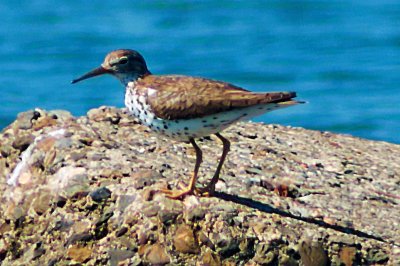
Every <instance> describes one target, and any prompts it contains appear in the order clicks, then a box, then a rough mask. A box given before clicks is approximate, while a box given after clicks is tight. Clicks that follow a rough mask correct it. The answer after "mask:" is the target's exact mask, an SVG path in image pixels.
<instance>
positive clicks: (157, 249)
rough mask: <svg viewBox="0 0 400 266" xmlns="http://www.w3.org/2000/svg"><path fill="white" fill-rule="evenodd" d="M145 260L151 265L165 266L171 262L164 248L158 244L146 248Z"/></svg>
mask: <svg viewBox="0 0 400 266" xmlns="http://www.w3.org/2000/svg"><path fill="white" fill-rule="evenodd" d="M144 258H145V259H146V261H147V262H148V263H150V264H151V265H165V264H167V263H169V262H170V258H169V257H168V255H167V253H166V252H165V248H164V246H162V245H161V244H158V243H157V244H154V245H151V246H147V247H146V248H145V251H144Z"/></svg>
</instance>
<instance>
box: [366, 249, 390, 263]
mask: <svg viewBox="0 0 400 266" xmlns="http://www.w3.org/2000/svg"><path fill="white" fill-rule="evenodd" d="M367 260H368V262H369V263H371V264H384V263H386V262H387V261H388V260H389V256H388V255H387V254H386V253H384V252H383V251H382V250H378V249H370V250H369V251H368V255H367Z"/></svg>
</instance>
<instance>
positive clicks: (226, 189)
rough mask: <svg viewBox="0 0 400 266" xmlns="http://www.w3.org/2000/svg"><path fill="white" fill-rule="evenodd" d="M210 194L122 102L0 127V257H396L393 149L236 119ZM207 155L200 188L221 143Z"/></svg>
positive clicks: (301, 261)
mask: <svg viewBox="0 0 400 266" xmlns="http://www.w3.org/2000/svg"><path fill="white" fill-rule="evenodd" d="M223 135H224V136H225V137H227V138H228V139H230V140H231V142H232V147H231V152H230V154H229V155H228V159H227V161H226V163H225V165H224V168H223V170H222V175H221V180H220V181H219V182H218V183H217V185H216V187H217V191H218V192H217V193H216V195H215V196H214V197H209V198H207V197H201V198H199V197H196V196H187V197H185V198H184V199H183V200H181V201H179V200H171V199H168V198H166V197H165V196H164V195H163V194H161V193H159V192H158V190H159V189H162V188H167V187H171V188H176V187H178V186H179V185H182V184H184V183H186V182H188V180H189V178H190V175H191V171H192V170H193V166H194V160H195V158H194V151H193V150H192V148H191V146H190V145H188V144H185V143H178V142H175V141H172V140H168V139H164V138H162V137H160V136H157V135H155V134H153V133H151V132H150V131H149V130H148V129H147V128H146V127H144V126H142V125H140V124H139V123H138V122H137V121H136V120H135V119H133V118H131V117H129V116H128V115H127V114H126V112H125V110H123V109H117V108H112V107H100V108H98V109H93V110H90V111H89V112H88V114H87V116H84V117H78V118H76V117H73V116H72V115H71V114H70V113H68V112H66V111H62V110H57V111H50V112H48V111H44V110H40V109H36V110H33V111H28V112H25V113H21V114H19V115H18V118H17V119H16V120H15V121H14V122H13V123H12V124H11V125H9V126H8V127H7V128H5V129H3V131H2V132H1V134H0V143H1V146H0V264H1V265H80V264H82V263H83V264H85V265H400V247H399V245H400V233H399V228H400V207H399V203H400V196H399V195H400V146H399V145H395V144H391V143H386V142H379V141H370V140H365V139H360V138H355V137H352V136H348V135H340V134H333V133H329V132H319V131H312V130H306V129H303V128H291V127H284V126H278V125H263V124H257V123H239V124H237V125H234V126H232V127H230V128H229V129H228V130H226V131H225V132H224V134H223ZM198 144H199V145H200V147H201V148H202V149H203V152H204V162H203V164H202V167H201V171H200V176H201V178H200V181H199V186H201V185H203V186H204V185H206V184H207V182H208V181H209V179H210V178H211V177H212V174H213V173H214V170H215V167H216V162H217V160H216V158H218V157H219V156H220V154H221V151H222V146H221V144H220V143H219V141H218V139H216V138H214V137H212V136H211V138H204V139H202V140H200V141H198Z"/></svg>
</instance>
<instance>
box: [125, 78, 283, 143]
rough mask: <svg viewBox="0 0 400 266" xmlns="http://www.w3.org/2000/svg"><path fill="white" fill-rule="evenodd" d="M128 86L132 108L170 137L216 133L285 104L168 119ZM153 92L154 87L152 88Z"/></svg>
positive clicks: (127, 105) (158, 130) (131, 109)
mask: <svg viewBox="0 0 400 266" xmlns="http://www.w3.org/2000/svg"><path fill="white" fill-rule="evenodd" d="M129 87H130V86H128V87H127V90H126V93H125V105H126V107H127V108H128V110H129V112H130V113H131V114H132V115H134V116H135V117H137V118H138V119H139V120H140V121H141V123H143V124H144V125H146V126H148V127H149V128H151V129H152V130H153V131H155V132H157V133H160V134H163V135H165V136H167V137H170V138H173V139H176V140H180V141H188V140H189V139H191V138H200V137H205V136H209V135H211V134H215V133H217V132H220V131H222V130H224V129H225V128H227V127H228V126H230V125H232V124H234V123H236V122H238V121H241V120H247V119H250V118H252V117H254V116H257V115H260V114H263V113H266V112H269V111H272V110H276V109H279V108H282V107H284V106H280V105H279V104H275V103H272V104H262V105H255V106H251V107H246V108H240V109H236V110H231V111H226V112H220V113H216V114H213V115H208V116H203V117H199V118H192V119H177V120H166V119H161V118H158V117H156V116H155V114H154V113H153V112H152V110H151V106H150V105H149V104H148V103H147V101H146V99H145V97H144V96H143V95H139V94H137V92H136V91H135V90H134V89H133V88H129ZM150 93H151V89H150Z"/></svg>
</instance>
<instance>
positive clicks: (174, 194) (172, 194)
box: [159, 188, 193, 199]
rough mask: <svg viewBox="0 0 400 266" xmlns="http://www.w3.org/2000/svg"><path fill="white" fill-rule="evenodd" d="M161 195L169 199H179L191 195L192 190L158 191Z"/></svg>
mask: <svg viewBox="0 0 400 266" xmlns="http://www.w3.org/2000/svg"><path fill="white" fill-rule="evenodd" d="M159 191H160V192H161V193H164V194H165V196H166V197H168V198H170V199H181V198H183V197H184V196H186V195H192V194H193V189H189V188H188V189H184V190H170V189H160V190H159Z"/></svg>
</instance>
